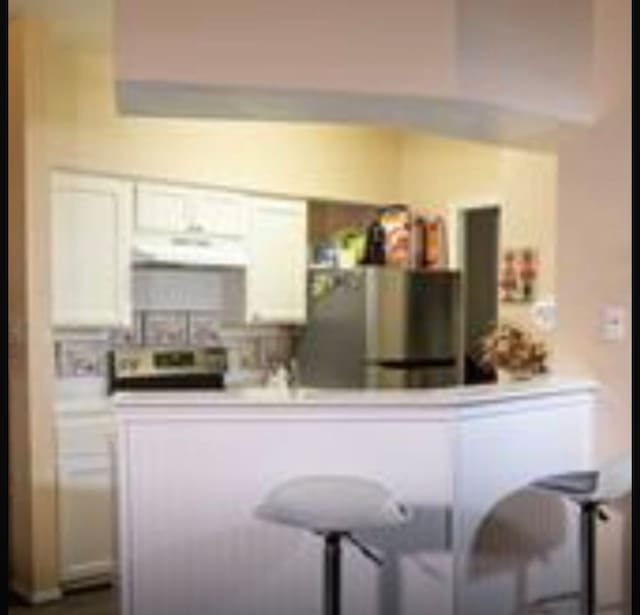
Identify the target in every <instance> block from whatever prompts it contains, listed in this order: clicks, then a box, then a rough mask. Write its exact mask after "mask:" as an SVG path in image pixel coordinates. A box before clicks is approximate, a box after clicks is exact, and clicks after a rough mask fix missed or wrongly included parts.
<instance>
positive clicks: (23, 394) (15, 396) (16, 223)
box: [9, 23, 58, 601]
mask: <svg viewBox="0 0 640 615" xmlns="http://www.w3.org/2000/svg"><path fill="white" fill-rule="evenodd" d="M42 36H43V30H42V28H41V27H40V26H39V25H38V24H28V23H11V24H10V27H9V75H10V99H9V105H10V108H9V152H10V158H9V230H10V232H9V238H10V240H9V323H10V327H11V346H10V349H11V353H10V357H11V358H10V362H9V381H10V387H9V391H10V396H9V425H10V450H11V460H10V467H11V473H10V490H11V509H10V518H11V521H10V523H11V526H10V527H11V571H10V574H11V579H12V583H13V585H14V587H15V588H16V589H17V590H18V591H19V592H20V593H22V594H24V595H25V596H26V597H29V598H30V599H33V600H36V601H37V600H39V599H47V598H51V597H54V596H55V595H56V593H57V586H58V570H57V519H56V469H55V468H56V466H55V440H54V428H53V412H52V398H53V340H52V336H51V327H50V322H51V318H50V301H49V297H50V293H49V283H50V280H49V269H48V267H49V261H50V259H49V217H48V208H47V207H46V204H47V184H46V169H47V166H48V161H47V134H48V133H47V131H46V129H45V124H46V122H45V106H44V100H45V96H44V92H43V89H42V85H43V79H42V74H41V72H40V71H41V68H42V64H43V63H42V60H43V53H44V49H43V48H42V46H41V41H42V40H43V39H42Z"/></svg>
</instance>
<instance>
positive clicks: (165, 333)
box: [54, 310, 293, 379]
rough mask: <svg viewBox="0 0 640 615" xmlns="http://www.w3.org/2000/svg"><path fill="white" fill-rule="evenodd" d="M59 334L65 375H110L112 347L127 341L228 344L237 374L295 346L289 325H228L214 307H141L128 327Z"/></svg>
mask: <svg viewBox="0 0 640 615" xmlns="http://www.w3.org/2000/svg"><path fill="white" fill-rule="evenodd" d="M54 337H55V367H56V376H57V378H59V379H67V378H90V377H91V378H95V377H104V378H106V372H107V366H106V356H107V352H108V351H109V350H111V349H114V348H121V347H125V346H185V347H189V346H190V347H201V346H211V345H216V344H222V345H223V346H225V347H226V348H227V349H228V351H229V369H230V372H231V373H241V372H262V371H264V370H266V369H267V368H268V367H269V365H270V363H272V362H274V361H277V362H279V361H283V360H286V359H288V358H289V357H290V356H291V353H292V349H293V337H292V332H291V331H290V330H289V329H287V328H285V327H276V326H233V327H230V326H224V325H222V324H221V323H220V314H219V313H218V312H215V311H213V310H211V311H205V310H198V311H191V312H187V311H178V310H167V311H162V310H153V311H151V310H145V311H137V312H136V313H135V314H134V319H133V324H132V326H131V327H130V328H127V329H118V330H112V331H109V330H95V331H76V330H61V331H57V332H56V334H55V336H54Z"/></svg>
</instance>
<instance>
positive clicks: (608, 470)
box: [533, 455, 631, 615]
mask: <svg viewBox="0 0 640 615" xmlns="http://www.w3.org/2000/svg"><path fill="white" fill-rule="evenodd" d="M533 487H535V488H539V489H542V490H545V491H549V492H552V493H555V494H558V495H562V496H564V497H566V498H567V499H569V500H570V501H571V502H573V503H575V504H576V505H577V506H578V508H579V513H580V559H581V562H580V567H581V574H580V586H581V587H580V613H582V614H583V615H594V613H595V612H596V527H597V521H598V519H599V520H601V521H607V520H608V518H609V517H608V515H607V513H606V512H605V510H604V507H605V506H606V505H607V504H609V503H611V502H613V501H614V500H617V499H619V498H622V497H624V496H625V495H627V494H628V493H630V491H631V455H627V456H625V457H623V458H621V459H617V460H616V461H614V462H613V463H610V464H608V465H606V466H604V467H603V468H601V469H600V470H596V471H591V472H572V473H570V474H561V475H557V476H550V477H547V478H543V479H542V480H539V481H536V482H535V483H533Z"/></svg>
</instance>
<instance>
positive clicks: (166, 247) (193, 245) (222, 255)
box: [133, 234, 247, 267]
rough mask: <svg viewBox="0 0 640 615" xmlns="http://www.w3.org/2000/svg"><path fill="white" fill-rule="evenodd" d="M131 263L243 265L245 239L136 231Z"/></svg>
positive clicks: (198, 265)
mask: <svg viewBox="0 0 640 615" xmlns="http://www.w3.org/2000/svg"><path fill="white" fill-rule="evenodd" d="M133 262H134V264H136V265H180V266H184V267H189V266H194V267H244V266H246V264H247V249H246V242H245V241H244V240H243V239H242V238H238V237H219V236H165V235H160V234H158V235H152V234H149V235H147V234H138V235H134V237H133Z"/></svg>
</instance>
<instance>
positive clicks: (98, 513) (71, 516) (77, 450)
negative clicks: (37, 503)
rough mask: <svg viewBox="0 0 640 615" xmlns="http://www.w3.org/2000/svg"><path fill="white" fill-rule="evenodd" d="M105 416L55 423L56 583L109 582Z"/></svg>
mask: <svg viewBox="0 0 640 615" xmlns="http://www.w3.org/2000/svg"><path fill="white" fill-rule="evenodd" d="M112 438H113V434H112V429H111V421H110V418H104V417H91V418H80V419H68V418H67V419H64V420H62V421H59V425H58V445H59V456H58V520H59V552H60V566H61V581H62V584H63V585H64V586H66V587H77V586H89V585H97V584H103V583H105V582H111V581H112V580H113V579H112V576H113V573H114V561H115V559H116V554H115V549H114V540H115V530H114V525H115V515H114V505H115V502H114V495H113V494H114V487H115V485H114V480H113V465H114V461H113V457H112V450H111V449H112V446H111V439H112Z"/></svg>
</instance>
